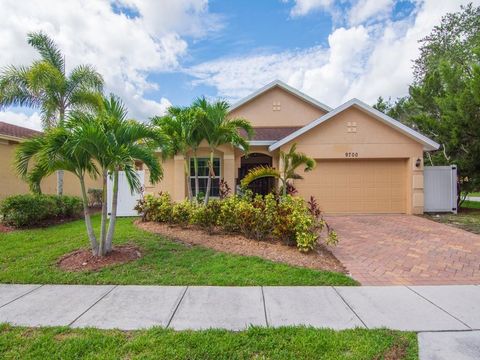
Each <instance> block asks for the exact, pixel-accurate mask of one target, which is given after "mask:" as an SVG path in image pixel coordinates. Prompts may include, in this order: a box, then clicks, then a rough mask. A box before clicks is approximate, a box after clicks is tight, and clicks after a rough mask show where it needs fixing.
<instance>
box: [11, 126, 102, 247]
mask: <svg viewBox="0 0 480 360" xmlns="http://www.w3.org/2000/svg"><path fill="white" fill-rule="evenodd" d="M75 136H76V134H75V132H73V131H72V130H71V129H70V128H66V127H58V128H53V129H50V130H47V131H46V132H45V134H44V135H43V136H39V137H35V138H32V139H29V140H27V141H25V142H22V143H20V144H19V145H18V147H17V150H16V154H15V164H16V169H17V172H18V174H19V175H20V176H21V177H22V178H23V179H25V180H26V181H27V182H28V183H29V184H30V187H31V189H32V191H33V192H37V193H38V192H40V182H41V180H42V179H43V178H45V177H46V176H48V175H50V174H52V173H54V172H55V171H57V170H59V169H63V170H65V171H69V172H71V173H72V174H74V175H75V176H76V177H77V178H78V179H79V181H80V187H81V193H82V200H83V212H84V215H85V225H86V228H87V235H88V238H89V240H90V245H91V249H92V253H93V255H97V252H98V242H97V238H96V236H95V233H94V231H93V227H92V222H91V219H90V213H89V211H88V199H87V192H86V188H85V175H87V174H88V175H89V176H90V177H94V178H95V177H96V176H97V174H98V170H97V168H96V166H95V164H94V163H93V161H92V158H91V156H90V154H88V153H87V152H85V151H84V150H83V149H81V148H74V146H73V145H74V144H75V143H76V139H75ZM32 163H34V165H33V167H32V168H31V169H30V170H29V165H31V164H32Z"/></svg>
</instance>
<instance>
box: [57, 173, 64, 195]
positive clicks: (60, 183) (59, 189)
mask: <svg viewBox="0 0 480 360" xmlns="http://www.w3.org/2000/svg"><path fill="white" fill-rule="evenodd" d="M63 175H64V174H63V170H57V195H63Z"/></svg>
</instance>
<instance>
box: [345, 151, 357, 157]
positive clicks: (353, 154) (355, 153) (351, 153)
mask: <svg viewBox="0 0 480 360" xmlns="http://www.w3.org/2000/svg"><path fill="white" fill-rule="evenodd" d="M345 157H347V158H356V157H358V152H346V153H345Z"/></svg>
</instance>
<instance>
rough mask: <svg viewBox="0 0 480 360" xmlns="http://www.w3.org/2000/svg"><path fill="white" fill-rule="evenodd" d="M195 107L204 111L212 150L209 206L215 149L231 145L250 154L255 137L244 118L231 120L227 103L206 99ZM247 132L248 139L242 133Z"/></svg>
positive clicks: (206, 136) (208, 195)
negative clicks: (250, 143)
mask: <svg viewBox="0 0 480 360" xmlns="http://www.w3.org/2000/svg"><path fill="white" fill-rule="evenodd" d="M193 106H194V107H197V108H200V109H202V111H203V119H202V129H203V136H204V138H205V139H206V140H207V142H208V147H209V148H210V157H209V161H208V167H209V173H208V180H207V188H206V191H205V204H208V200H209V197H210V189H211V186H212V177H213V176H215V171H214V167H213V158H214V153H215V149H217V148H218V147H219V146H220V145H224V144H229V145H233V146H237V147H240V148H241V149H242V150H243V151H245V152H248V149H249V144H248V140H250V139H251V138H252V136H253V128H252V125H251V124H250V122H249V121H248V120H246V119H243V118H229V117H228V110H229V107H230V106H229V105H228V103H227V102H226V101H222V100H218V101H215V102H213V103H209V102H208V101H207V100H206V99H205V97H202V98H198V99H197V100H195V102H194V103H193ZM241 130H243V131H245V133H246V135H247V139H246V138H245V137H243V136H242V134H241V133H240V131H241Z"/></svg>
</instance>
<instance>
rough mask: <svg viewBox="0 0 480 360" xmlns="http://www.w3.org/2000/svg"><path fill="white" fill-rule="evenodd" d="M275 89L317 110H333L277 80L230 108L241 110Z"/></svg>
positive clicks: (231, 109)
mask: <svg viewBox="0 0 480 360" xmlns="http://www.w3.org/2000/svg"><path fill="white" fill-rule="evenodd" d="M274 87H279V88H281V89H283V90H285V91H287V92H288V93H290V94H292V95H294V96H296V97H298V98H300V99H302V100H303V101H305V102H307V103H309V104H311V105H313V106H315V107H317V108H319V109H321V110H323V111H325V112H329V111H330V110H332V108H331V107H330V106H328V105H325V104H323V103H321V102H320V101H318V100H316V99H314V98H313V97H311V96H309V95H307V94H305V93H303V92H301V91H300V90H297V89H295V88H294V87H292V86H290V85H288V84H287V83H285V82H283V81H281V80H279V79H276V80H273V81H272V82H270V83H268V84H267V85H265V86H263V87H261V88H260V89H258V90H257V91H254V92H253V93H251V94H250V95H247V96H245V97H244V98H242V99H240V100H239V101H237V102H236V103H235V104H233V105H232V106H230V111H233V110H235V109H237V108H239V107H240V106H242V105H243V104H246V103H247V102H249V101H251V100H253V99H254V98H256V97H257V96H260V95H261V94H263V93H265V92H267V91H268V90H270V89H273V88H274Z"/></svg>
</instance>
